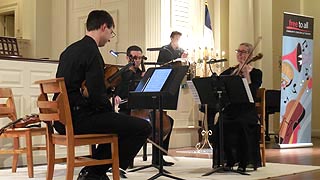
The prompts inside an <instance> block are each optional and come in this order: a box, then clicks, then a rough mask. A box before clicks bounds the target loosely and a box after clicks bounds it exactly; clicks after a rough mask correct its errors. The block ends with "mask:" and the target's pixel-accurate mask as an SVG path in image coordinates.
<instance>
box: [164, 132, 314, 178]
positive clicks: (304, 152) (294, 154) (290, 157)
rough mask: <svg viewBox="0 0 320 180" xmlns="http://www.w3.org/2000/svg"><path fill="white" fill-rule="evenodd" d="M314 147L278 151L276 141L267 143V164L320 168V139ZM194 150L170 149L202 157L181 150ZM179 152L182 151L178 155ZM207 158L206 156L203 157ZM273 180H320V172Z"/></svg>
mask: <svg viewBox="0 0 320 180" xmlns="http://www.w3.org/2000/svg"><path fill="white" fill-rule="evenodd" d="M312 143H313V147H307V148H292V149H276V148H275V146H276V144H275V142H274V139H272V140H271V141H270V142H267V144H266V146H267V149H266V158H267V162H271V163H284V164H298V165H312V166H320V138H312ZM187 149H193V147H190V148H182V149H181V148H180V149H170V150H169V154H171V155H173V156H174V155H182V156H193V157H201V156H199V155H190V154H181V150H187ZM177 151H180V152H179V153H177ZM202 157H203V158H206V156H202ZM268 179H272V180H301V179H308V180H309V179H320V170H316V171H310V172H305V173H299V174H294V175H288V176H282V177H276V178H268Z"/></svg>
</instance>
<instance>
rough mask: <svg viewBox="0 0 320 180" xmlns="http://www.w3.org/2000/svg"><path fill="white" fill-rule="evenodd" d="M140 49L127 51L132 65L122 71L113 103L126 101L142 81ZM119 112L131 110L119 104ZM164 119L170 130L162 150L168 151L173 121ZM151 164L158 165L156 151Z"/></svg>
mask: <svg viewBox="0 0 320 180" xmlns="http://www.w3.org/2000/svg"><path fill="white" fill-rule="evenodd" d="M142 53H143V52H142V49H141V48H140V47H139V46H135V45H133V46H130V47H128V49H127V57H126V58H127V60H128V62H130V61H134V65H133V66H132V67H130V68H129V69H128V70H126V71H124V72H123V73H122V75H121V77H122V78H121V79H122V81H121V83H120V85H119V86H118V87H117V88H116V91H115V94H116V95H117V96H116V97H115V102H116V103H119V102H120V101H121V99H122V100H123V99H126V98H127V97H128V94H129V91H132V90H134V89H135V88H136V86H137V85H138V83H139V81H140V80H141V79H142V77H143V75H144V73H145V72H144V66H143V64H142V65H141V69H140V68H139V67H140V64H141V62H143V60H144V59H145V57H144V56H143V55H142ZM119 108H120V109H119V112H120V113H124V114H128V115H129V114H130V112H131V109H129V108H128V106H127V103H124V104H120V105H119ZM152 117H153V115H152V112H151V113H150V116H149V117H147V118H150V119H151V118H152ZM166 117H168V118H169V121H170V123H169V124H170V127H169V128H170V129H169V132H168V135H167V136H166V137H165V138H164V140H163V148H164V149H165V150H166V151H168V149H169V142H170V135H171V131H172V127H173V119H172V118H171V117H170V116H168V115H166ZM152 162H153V164H156V165H158V164H159V154H158V151H153V152H152ZM173 164H174V163H173V162H168V161H165V160H163V165H164V166H172V165H173Z"/></svg>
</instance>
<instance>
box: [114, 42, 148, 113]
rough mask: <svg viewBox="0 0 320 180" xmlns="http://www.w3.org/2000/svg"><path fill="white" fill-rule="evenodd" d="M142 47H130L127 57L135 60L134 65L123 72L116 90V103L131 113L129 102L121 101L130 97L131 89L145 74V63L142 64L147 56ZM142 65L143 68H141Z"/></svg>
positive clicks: (123, 111)
mask: <svg viewBox="0 0 320 180" xmlns="http://www.w3.org/2000/svg"><path fill="white" fill-rule="evenodd" d="M142 53H143V52H142V49H141V48H140V47H139V46H136V45H133V46H130V47H128V49H127V56H126V59H127V61H128V63H129V62H133V65H132V66H131V67H129V68H128V69H127V70H125V71H124V72H122V73H121V82H120V84H119V85H118V87H117V88H116V90H115V94H116V95H117V96H116V97H115V103H116V104H119V112H120V113H124V114H128V115H130V111H131V110H130V109H129V108H128V103H127V102H125V103H121V104H120V102H121V100H126V99H128V94H129V91H133V90H135V88H136V86H137V85H138V83H139V81H140V80H141V79H142V77H143V76H144V74H145V69H144V65H143V64H141V63H142V62H143V60H145V58H146V57H145V56H143V54H142ZM140 66H141V68H140Z"/></svg>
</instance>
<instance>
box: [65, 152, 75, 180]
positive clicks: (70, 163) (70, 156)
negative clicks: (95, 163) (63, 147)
mask: <svg viewBox="0 0 320 180" xmlns="http://www.w3.org/2000/svg"><path fill="white" fill-rule="evenodd" d="M74 163H75V146H68V149H67V175H66V180H70V179H73V173H74Z"/></svg>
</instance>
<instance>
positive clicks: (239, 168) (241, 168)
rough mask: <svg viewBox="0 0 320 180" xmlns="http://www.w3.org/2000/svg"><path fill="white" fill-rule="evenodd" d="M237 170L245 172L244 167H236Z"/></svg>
mask: <svg viewBox="0 0 320 180" xmlns="http://www.w3.org/2000/svg"><path fill="white" fill-rule="evenodd" d="M237 171H239V172H246V168H243V167H238V169H237Z"/></svg>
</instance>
